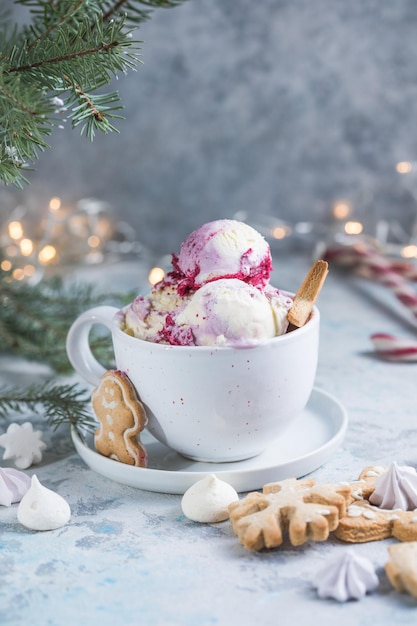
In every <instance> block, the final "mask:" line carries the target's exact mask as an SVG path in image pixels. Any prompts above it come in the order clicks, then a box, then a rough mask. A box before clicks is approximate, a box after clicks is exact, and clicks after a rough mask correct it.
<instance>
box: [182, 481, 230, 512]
mask: <svg viewBox="0 0 417 626" xmlns="http://www.w3.org/2000/svg"><path fill="white" fill-rule="evenodd" d="M238 499H239V496H238V495H237V492H236V491H235V489H234V488H233V487H232V486H231V485H229V484H228V483H226V482H225V481H223V480H219V479H218V478H217V477H216V476H215V475H214V474H209V475H208V476H206V477H205V478H202V479H201V480H199V481H197V482H196V483H194V485H191V487H190V488H189V489H187V491H186V492H185V493H184V495H183V497H182V500H181V508H182V511H183V513H184V515H185V516H186V517H188V518H189V519H190V520H192V521H193V522H203V523H213V522H222V521H224V520H226V519H228V517H229V512H228V506H229V504H231V502H235V501H236V500H238Z"/></svg>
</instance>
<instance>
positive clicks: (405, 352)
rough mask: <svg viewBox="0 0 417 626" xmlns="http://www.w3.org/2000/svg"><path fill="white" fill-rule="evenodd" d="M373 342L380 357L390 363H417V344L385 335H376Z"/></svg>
mask: <svg viewBox="0 0 417 626" xmlns="http://www.w3.org/2000/svg"><path fill="white" fill-rule="evenodd" d="M371 341H372V343H373V345H374V348H375V351H376V352H377V353H378V354H379V356H381V357H383V358H384V359H389V360H390V361H408V362H410V361H411V362H417V343H415V342H414V343H413V342H412V341H408V340H407V339H398V338H397V337H393V335H387V334H385V333H374V334H373V335H371Z"/></svg>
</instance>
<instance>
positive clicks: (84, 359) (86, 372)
mask: <svg viewBox="0 0 417 626" xmlns="http://www.w3.org/2000/svg"><path fill="white" fill-rule="evenodd" d="M117 312H118V309H116V307H114V306H96V307H94V308H92V309H89V310H88V311H84V313H81V315H80V316H79V317H77V319H76V320H75V321H74V322H73V324H72V325H71V328H70V329H69V331H68V335H67V341H66V350H67V356H68V359H69V361H70V363H71V365H72V366H73V368H74V369H75V371H76V372H77V374H79V375H80V376H81V377H82V378H84V380H86V381H87V382H88V383H91V384H92V385H94V386H97V385H98V384H99V382H100V378H101V376H102V375H103V374H104V372H105V371H106V369H105V368H104V367H103V366H102V365H101V363H99V362H98V361H97V359H96V357H95V356H94V355H93V353H92V351H91V348H90V342H89V335H90V330H91V328H92V327H93V326H94V324H103V325H104V326H106V327H107V328H108V329H109V330H110V331H112V329H113V319H114V316H115V315H116V313H117Z"/></svg>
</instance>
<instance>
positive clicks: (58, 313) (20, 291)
mask: <svg viewBox="0 0 417 626" xmlns="http://www.w3.org/2000/svg"><path fill="white" fill-rule="evenodd" d="M131 299H132V294H125V295H124V296H122V295H121V294H98V293H96V292H95V291H94V289H93V287H92V286H91V285H85V284H79V285H72V286H71V287H70V288H67V287H64V285H63V283H62V281H61V280H60V279H58V278H56V279H53V280H43V281H41V282H40V283H39V284H38V285H36V287H34V286H31V285H28V284H26V283H20V282H18V281H11V282H8V281H7V273H6V272H0V350H1V351H2V352H9V353H13V354H14V355H15V356H18V357H21V358H25V359H28V360H36V361H40V362H43V363H45V364H47V365H49V366H50V367H51V368H52V369H53V370H55V371H56V372H59V373H68V372H69V371H71V367H70V364H69V361H68V358H67V355H66V349H65V341H66V336H67V333H68V330H69V328H70V325H71V323H72V322H73V321H74V319H75V318H76V317H77V316H78V315H79V314H80V313H82V311H84V310H86V309H88V308H91V307H92V306H96V305H98V304H103V303H104V302H106V303H109V302H111V303H113V304H115V305H116V306H123V304H126V303H127V302H129V300H131ZM92 349H93V352H94V353H95V354H96V356H97V358H98V359H99V360H101V361H104V362H108V363H111V362H112V350H111V346H110V342H109V340H108V339H106V337H103V336H102V335H101V336H100V335H97V334H96V335H94V334H93V335H92Z"/></svg>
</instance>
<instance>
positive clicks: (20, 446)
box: [0, 422, 46, 469]
mask: <svg viewBox="0 0 417 626" xmlns="http://www.w3.org/2000/svg"><path fill="white" fill-rule="evenodd" d="M0 446H1V447H2V448H5V450H4V454H3V460H7V459H14V464H15V465H16V467H18V468H19V469H26V468H28V467H30V466H31V465H32V464H33V463H40V462H41V461H42V450H45V448H46V444H45V443H44V442H43V441H42V439H41V432H40V431H39V430H33V426H32V424H31V423H30V422H25V423H24V424H22V425H20V424H10V426H9V427H8V429H7V432H5V433H4V434H3V435H0Z"/></svg>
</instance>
